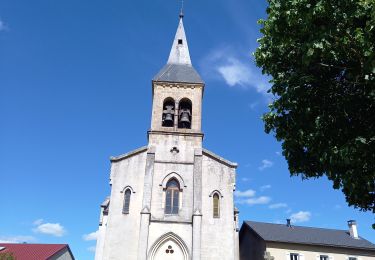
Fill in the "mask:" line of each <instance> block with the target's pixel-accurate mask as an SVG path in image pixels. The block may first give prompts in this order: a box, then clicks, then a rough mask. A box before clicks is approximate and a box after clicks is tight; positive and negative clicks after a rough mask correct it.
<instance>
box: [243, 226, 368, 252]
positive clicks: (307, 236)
mask: <svg viewBox="0 0 375 260" xmlns="http://www.w3.org/2000/svg"><path fill="white" fill-rule="evenodd" d="M244 225H246V226H247V227H248V228H250V229H251V230H253V231H254V232H255V233H257V234H258V235H259V236H260V237H261V238H263V239H264V240H265V241H269V242H282V243H294V244H310V245H321V246H333V247H345V248H356V249H366V250H374V251H375V245H374V244H373V243H371V242H370V241H368V240H366V239H364V238H362V237H360V238H359V239H355V238H352V237H351V236H350V234H349V232H348V231H347V230H336V229H325V228H313V227H302V226H291V227H288V226H287V225H285V224H271V223H264V222H255V221H245V222H244Z"/></svg>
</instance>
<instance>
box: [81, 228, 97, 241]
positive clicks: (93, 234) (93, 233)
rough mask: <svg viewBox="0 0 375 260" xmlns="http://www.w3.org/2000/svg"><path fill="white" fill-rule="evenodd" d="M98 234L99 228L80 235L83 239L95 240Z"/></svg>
mask: <svg viewBox="0 0 375 260" xmlns="http://www.w3.org/2000/svg"><path fill="white" fill-rule="evenodd" d="M98 235H99V230H97V231H95V232H91V233H89V234H85V235H83V236H82V238H83V240H85V241H91V240H96V239H97V238H98Z"/></svg>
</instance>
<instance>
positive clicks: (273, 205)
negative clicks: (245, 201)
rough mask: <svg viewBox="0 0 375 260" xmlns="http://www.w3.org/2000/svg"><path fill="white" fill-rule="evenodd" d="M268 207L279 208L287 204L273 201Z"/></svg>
mask: <svg viewBox="0 0 375 260" xmlns="http://www.w3.org/2000/svg"><path fill="white" fill-rule="evenodd" d="M268 207H269V208H270V209H280V208H286V207H288V205H287V204H286V203H275V204H271V205H269V206H268Z"/></svg>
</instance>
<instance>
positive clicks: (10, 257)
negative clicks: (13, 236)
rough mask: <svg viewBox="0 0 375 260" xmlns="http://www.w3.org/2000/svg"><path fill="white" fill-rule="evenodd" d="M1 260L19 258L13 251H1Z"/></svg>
mask: <svg viewBox="0 0 375 260" xmlns="http://www.w3.org/2000/svg"><path fill="white" fill-rule="evenodd" d="M0 260H17V259H16V258H15V257H14V255H13V254H12V253H0Z"/></svg>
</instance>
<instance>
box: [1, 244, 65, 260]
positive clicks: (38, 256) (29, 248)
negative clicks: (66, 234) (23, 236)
mask: <svg viewBox="0 0 375 260" xmlns="http://www.w3.org/2000/svg"><path fill="white" fill-rule="evenodd" d="M1 247H4V248H3V249H2V250H0V253H13V255H14V256H15V257H16V259H17V260H48V258H50V257H51V256H54V255H55V254H56V253H58V252H60V251H61V250H63V249H64V248H67V249H68V250H69V246H68V245H64V244H0V248H1Z"/></svg>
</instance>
